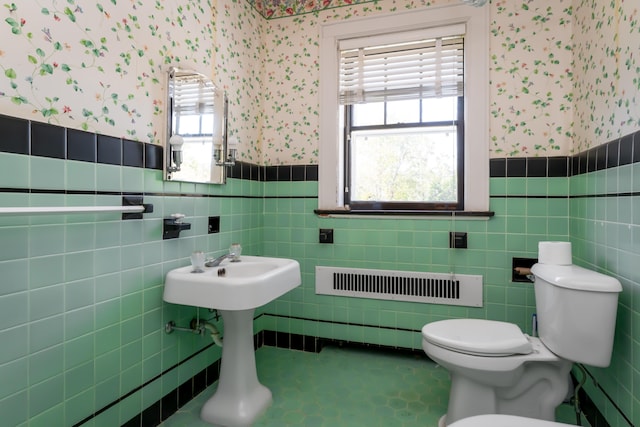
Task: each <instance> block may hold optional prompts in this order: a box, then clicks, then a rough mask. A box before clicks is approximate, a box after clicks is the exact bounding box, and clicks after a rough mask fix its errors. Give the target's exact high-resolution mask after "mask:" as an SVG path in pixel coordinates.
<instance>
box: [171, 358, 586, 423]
mask: <svg viewBox="0 0 640 427" xmlns="http://www.w3.org/2000/svg"><path fill="white" fill-rule="evenodd" d="M256 365H257V369H258V377H259V378H260V382H261V383H262V384H264V385H265V386H267V387H268V388H269V389H270V390H271V392H272V393H273V404H272V405H271V407H269V408H268V409H267V411H266V412H265V413H264V414H263V415H262V417H261V418H259V419H258V421H257V422H256V423H255V424H254V426H255V427H275V426H277V427H283V426H305V427H311V426H314V427H315V426H317V427H320V426H322V427H339V426H344V427H359V426H363V427H364V426H366V427H374V426H385V427H386V426H394V427H401V426H403V427H418V426H420V427H435V426H437V425H438V419H439V418H440V416H441V415H442V414H444V413H445V412H446V408H447V400H448V393H449V374H448V373H447V371H446V370H445V369H443V368H441V367H439V366H437V365H436V364H435V363H433V362H431V361H429V360H428V359H427V358H426V357H419V356H415V355H411V354H407V353H401V352H387V351H380V350H367V349H360V348H352V347H343V348H341V347H332V346H328V347H324V348H323V349H322V351H321V352H320V353H317V354H316V353H309V352H301V351H294V350H286V349H281V348H276V347H261V348H260V349H258V351H257V352H256ZM216 387H217V383H215V384H213V385H212V386H211V387H209V388H208V389H207V390H205V391H203V392H202V393H201V394H200V395H198V396H197V397H196V398H194V399H193V400H192V401H191V402H189V403H188V404H187V405H185V406H184V407H182V408H181V409H180V410H179V411H178V412H177V413H176V414H174V415H173V416H171V417H170V418H169V419H168V420H166V421H165V422H163V423H162V424H160V427H210V424H207V423H205V422H204V421H201V420H200V418H199V413H200V408H201V407H202V405H203V404H204V402H205V401H206V400H207V399H208V398H209V397H210V396H211V395H212V394H213V393H214V391H215V389H216ZM571 409H572V408H570V407H568V406H565V405H563V406H562V407H561V408H560V410H559V411H558V412H559V414H558V418H559V419H560V420H563V421H564V422H572V421H570V420H573V415H572V410H571ZM573 424H575V423H573Z"/></svg>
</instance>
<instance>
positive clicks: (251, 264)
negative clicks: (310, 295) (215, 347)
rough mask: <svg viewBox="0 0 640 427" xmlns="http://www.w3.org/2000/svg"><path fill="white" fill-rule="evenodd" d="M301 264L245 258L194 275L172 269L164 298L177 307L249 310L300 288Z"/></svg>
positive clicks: (179, 269) (188, 270)
mask: <svg viewBox="0 0 640 427" xmlns="http://www.w3.org/2000/svg"><path fill="white" fill-rule="evenodd" d="M300 283H301V280H300V265H299V264H298V261H295V260H292V259H286V258H269V257H259V256H241V257H240V262H230V261H229V260H226V261H224V262H223V263H222V264H221V265H219V266H218V267H210V268H208V267H205V269H204V272H203V273H192V267H191V266H187V267H181V268H176V269H175V270H171V271H170V272H169V273H168V274H167V277H166V280H165V283H164V296H163V299H164V300H165V301H167V302H170V303H174V304H183V305H191V306H195V307H206V308H216V309H219V310H247V309H252V308H256V307H260V306H262V305H265V304H267V303H268V302H270V301H272V300H274V299H276V298H278V297H279V296H281V295H283V294H285V293H287V292H288V291H290V290H291V289H293V288H295V287H297V286H299V285H300Z"/></svg>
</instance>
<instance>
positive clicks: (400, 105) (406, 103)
mask: <svg viewBox="0 0 640 427" xmlns="http://www.w3.org/2000/svg"><path fill="white" fill-rule="evenodd" d="M419 121H420V100H419V99H409V100H403V101H391V102H388V103H387V124H397V123H418V122H419Z"/></svg>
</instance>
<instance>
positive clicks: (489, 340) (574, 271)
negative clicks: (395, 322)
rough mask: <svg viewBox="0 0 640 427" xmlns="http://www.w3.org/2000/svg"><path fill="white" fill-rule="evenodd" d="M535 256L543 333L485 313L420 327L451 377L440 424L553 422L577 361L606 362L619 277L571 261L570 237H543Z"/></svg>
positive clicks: (429, 351)
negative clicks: (492, 419)
mask: <svg viewBox="0 0 640 427" xmlns="http://www.w3.org/2000/svg"><path fill="white" fill-rule="evenodd" d="M567 252H568V254H567ZM538 259H539V263H538V264H535V265H534V266H533V267H532V269H531V271H532V273H533V275H534V276H535V280H534V287H535V288H534V289H535V296H536V309H537V319H538V332H539V338H536V337H530V336H527V335H525V334H523V333H522V331H521V330H520V328H519V327H518V326H516V325H514V324H511V323H506V322H497V321H491V320H482V319H451V320H442V321H437V322H433V323H428V324H426V325H425V326H424V327H423V328H422V348H423V349H424V351H425V352H426V353H427V355H428V356H429V357H430V358H431V359H432V360H434V361H435V362H436V363H438V364H439V365H441V366H443V367H444V368H446V369H447V370H448V371H449V373H450V375H451V391H450V394H449V406H448V408H447V414H446V415H444V416H443V417H442V418H441V419H440V422H439V427H444V426H451V425H452V424H453V423H455V422H456V421H458V420H461V419H463V418H467V417H472V416H475V415H483V414H508V415H517V416H522V417H529V418H535V419H539V420H547V421H554V419H555V409H556V407H557V406H558V405H559V404H560V403H562V401H563V400H564V399H565V397H566V396H567V391H568V388H569V371H570V369H571V366H572V364H573V362H578V363H585V364H588V365H593V366H600V367H605V366H608V365H609V362H610V360H611V351H612V347H613V336H614V329H615V320H616V311H617V306H618V293H619V292H620V291H621V290H622V286H621V285H620V282H619V281H618V280H616V279H614V278H612V277H609V276H606V275H604V274H600V273H597V272H595V271H591V270H587V269H585V268H582V267H578V266H575V265H571V246H570V244H569V243H568V242H540V245H539V255H538ZM455 425H456V426H459V424H455Z"/></svg>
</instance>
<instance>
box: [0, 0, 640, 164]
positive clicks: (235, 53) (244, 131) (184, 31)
mask: <svg viewBox="0 0 640 427" xmlns="http://www.w3.org/2000/svg"><path fill="white" fill-rule="evenodd" d="M633 3H634V2H630V1H623V0H517V1H513V0H508V1H507V0H494V1H492V2H491V3H490V4H488V5H486V6H484V7H489V8H490V19H491V22H490V28H491V33H490V34H489V35H488V37H489V38H490V46H491V51H490V56H491V58H490V64H491V70H490V79H491V81H490V83H489V94H490V111H488V112H479V113H480V114H488V115H489V120H490V141H488V146H489V150H490V152H491V157H510V156H515V157H526V156H555V155H569V154H573V153H576V152H580V151H584V150H586V149H588V148H590V147H591V146H593V145H597V144H601V143H604V142H607V141H610V140H611V139H613V138H616V137H619V136H622V135H626V134H629V133H631V132H633V131H634V130H636V129H638V128H640V117H639V116H640V114H638V110H639V108H640V99H639V98H638V97H639V95H638V94H639V93H640V77H639V75H640V63H639V62H638V61H639V60H638V56H639V52H638V50H639V47H638V46H640V24H639V21H638V10H637V9H638V8H637V6H636V5H634V4H633ZM36 4H37V7H33V6H31V5H30V6H29V7H27V6H26V5H25V3H22V2H21V3H17V2H15V3H4V4H3V5H2V9H1V10H2V19H1V20H0V38H1V39H2V40H4V41H5V42H3V44H2V45H1V46H0V70H1V71H2V72H1V73H0V113H2V114H7V115H12V116H18V117H24V118H28V119H31V120H36V121H44V122H50V123H54V124H59V125H62V126H67V127H71V128H78V129H85V130H89V131H92V132H98V133H103V134H107V135H113V136H120V137H126V138H130V139H134V140H140V141H144V142H154V143H162V140H161V137H162V134H161V130H162V129H163V125H164V121H163V114H164V108H165V106H164V102H165V101H164V97H165V94H164V78H165V76H164V70H165V69H166V68H167V67H168V66H169V65H175V64H180V65H184V66H190V67H192V68H196V69H197V70H198V71H200V72H203V73H205V74H209V75H212V77H213V80H214V81H215V82H216V83H218V84H220V85H221V86H222V87H224V88H225V89H226V91H227V93H228V94H229V99H230V126H229V129H230V133H231V134H232V135H234V136H235V137H237V139H238V141H239V142H240V143H241V148H240V150H239V151H240V155H241V159H242V160H245V161H250V162H252V163H257V164H267V165H279V164H314V163H317V161H318V132H319V131H318V124H319V119H318V114H319V93H318V87H319V81H320V78H321V76H320V75H319V66H318V52H319V47H318V43H319V34H320V28H321V24H323V23H331V22H337V21H344V20H350V19H359V18H361V17H365V16H371V15H375V14H387V13H394V12H398V11H406V10H411V9H416V8H424V7H427V8H428V7H444V6H446V5H448V4H459V2H458V1H457V0H434V1H415V0H402V1H401V0H380V1H372V2H358V1H346V0H339V1H326V2H317V1H307V2H297V1H293V0H271V1H264V0H260V1H256V0H251V1H241V0H156V1H152V2H148V1H142V0H128V1H124V0H110V1H102V2H98V3H93V2H91V3H86V2H81V1H80V0H67V1H65V2H61V1H55V0H41V1H38V2H37V3H36ZM469 7H471V6H469ZM276 18H277V19H276Z"/></svg>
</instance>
